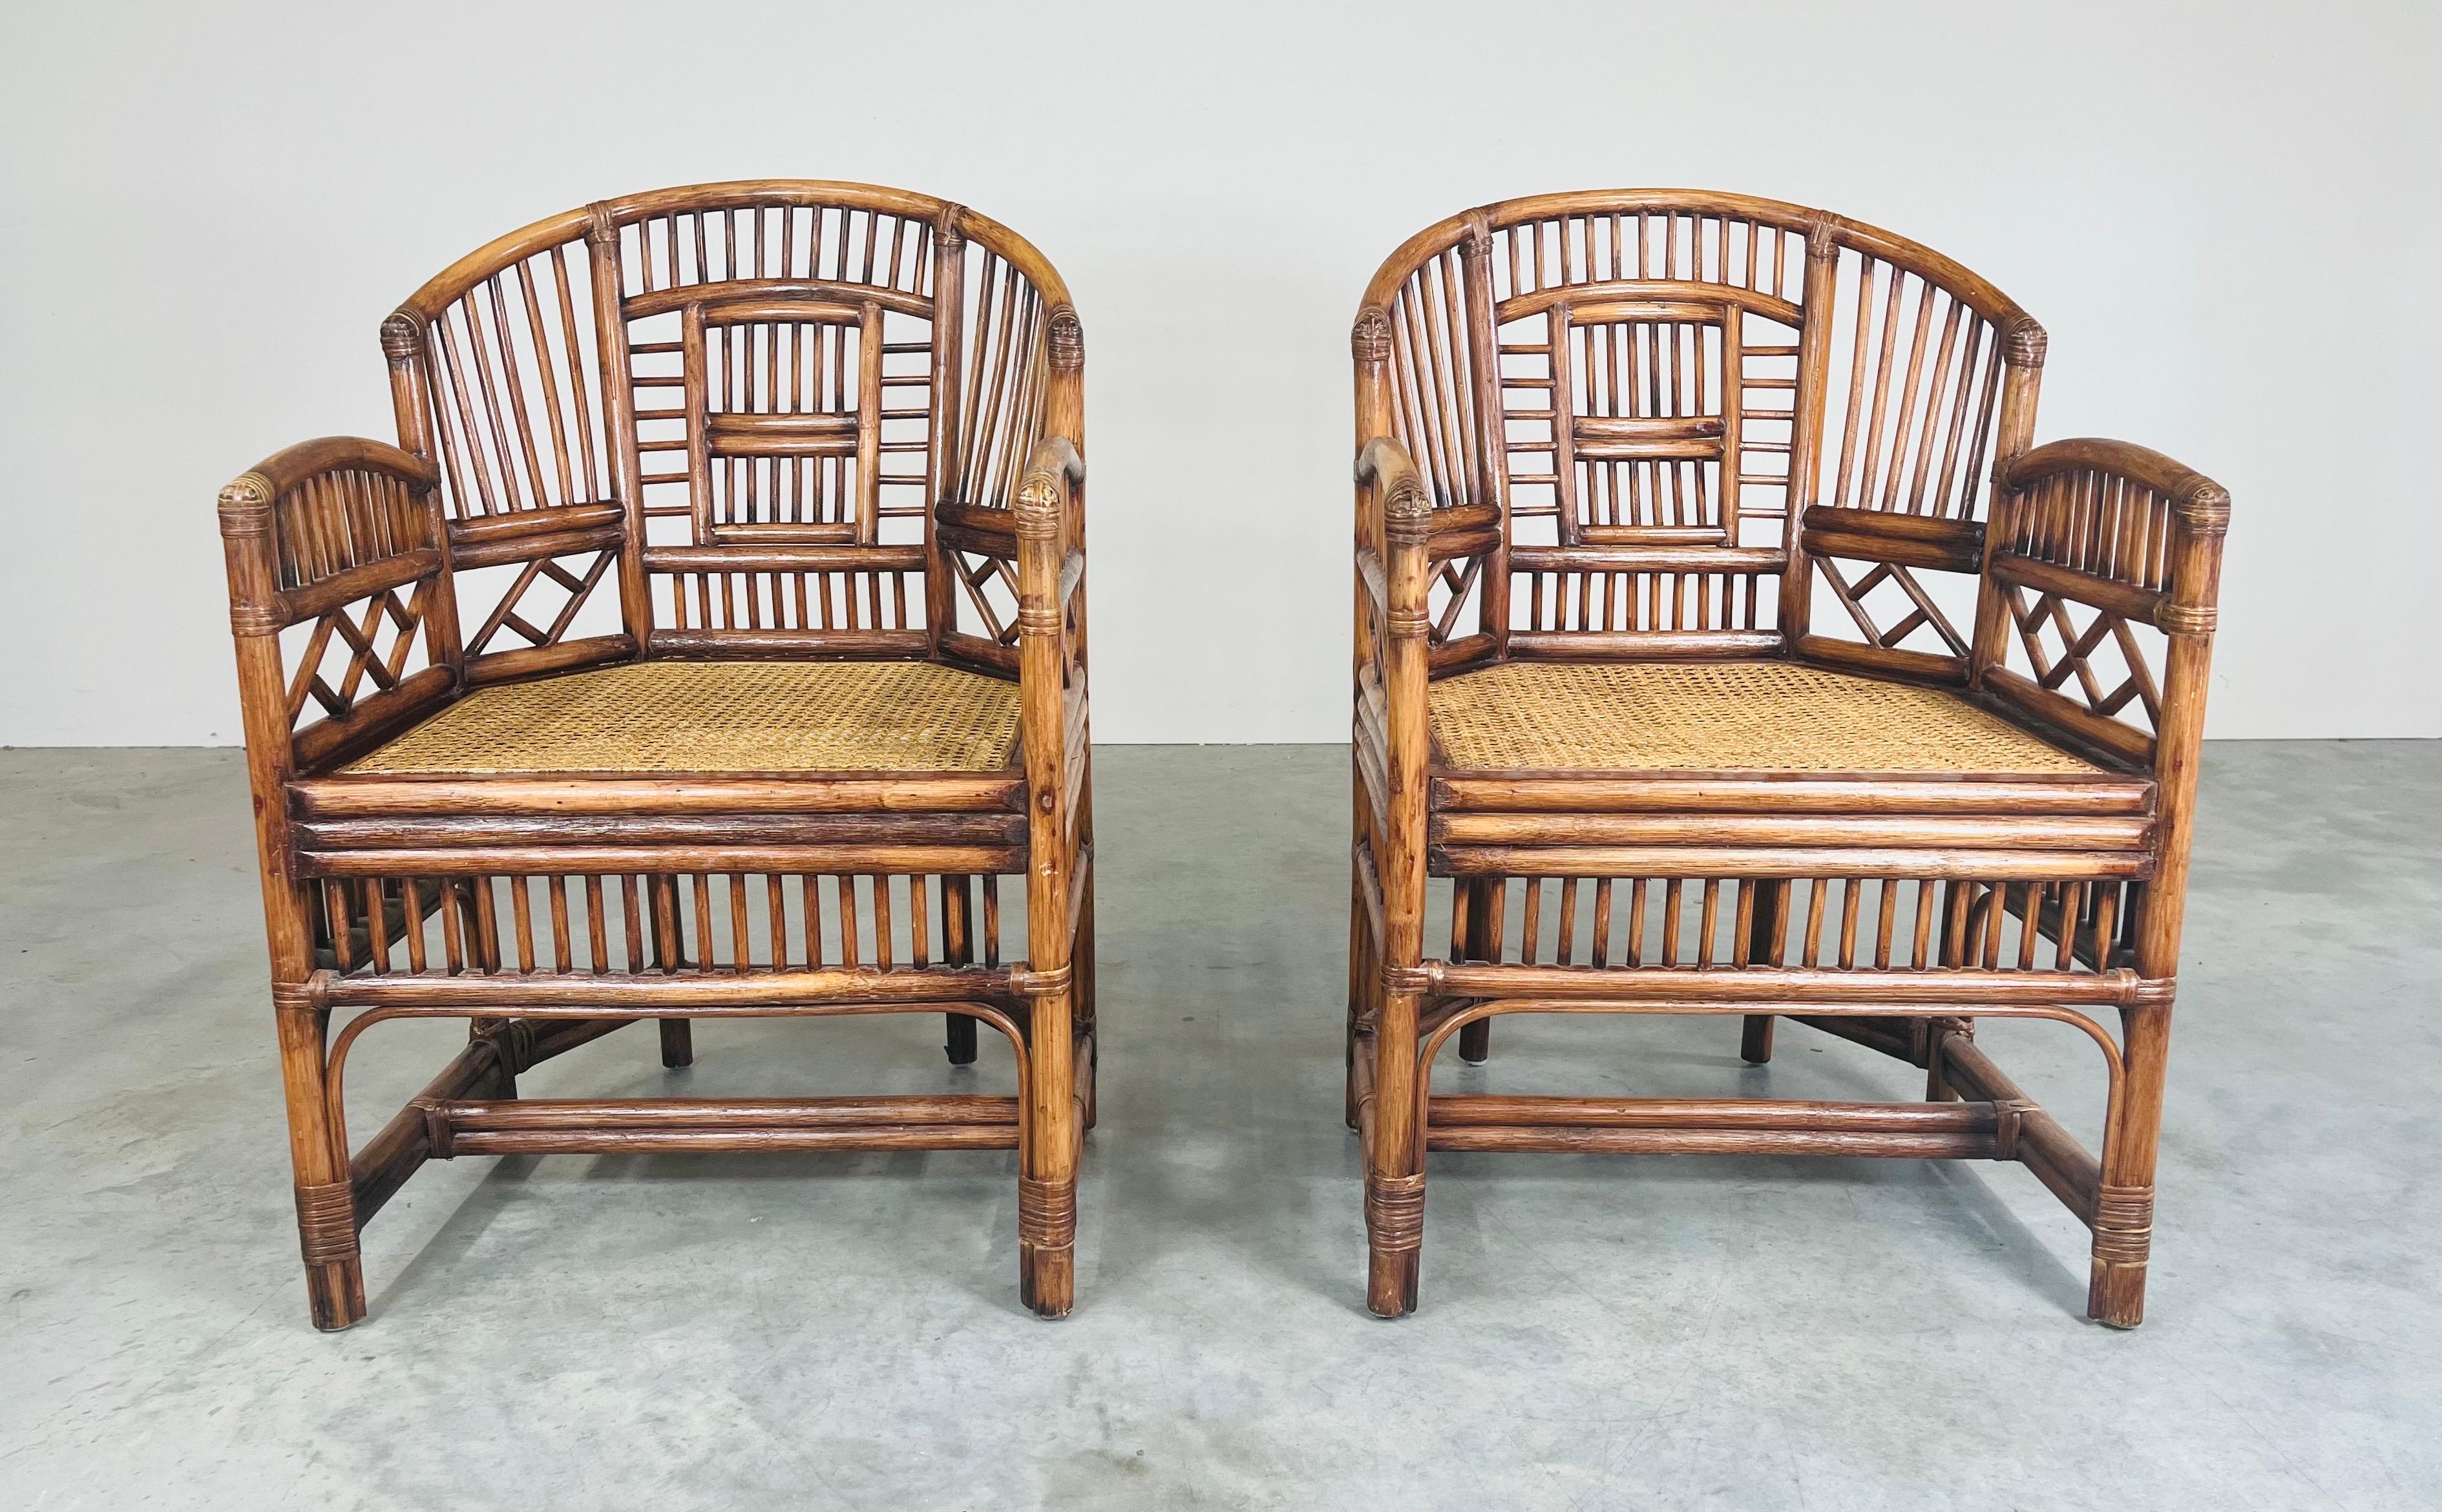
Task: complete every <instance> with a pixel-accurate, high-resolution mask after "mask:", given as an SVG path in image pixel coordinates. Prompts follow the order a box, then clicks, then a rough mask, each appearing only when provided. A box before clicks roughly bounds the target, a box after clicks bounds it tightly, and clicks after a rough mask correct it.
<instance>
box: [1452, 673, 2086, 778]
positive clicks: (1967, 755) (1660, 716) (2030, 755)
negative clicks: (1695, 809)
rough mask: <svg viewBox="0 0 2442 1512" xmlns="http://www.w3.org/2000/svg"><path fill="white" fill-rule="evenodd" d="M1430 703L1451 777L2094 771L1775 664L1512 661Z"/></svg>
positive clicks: (1910, 702)
mask: <svg viewBox="0 0 2442 1512" xmlns="http://www.w3.org/2000/svg"><path fill="white" fill-rule="evenodd" d="M1431 708H1432V729H1433V738H1434V740H1435V742H1436V743H1437V744H1438V745H1439V747H1440V750H1441V756H1442V759H1443V761H1444V762H1445V763H1446V764H1448V765H1449V767H1451V768H1452V769H1454V770H1461V771H1467V770H1473V771H1508V772H1518V771H1525V772H1582V771H1636V772H1894V773H1917V772H1923V773H1930V772H1942V773H1961V774H1989V775H2035V774H2087V775H2095V774H2099V773H2098V769H2096V768H2095V767H2093V766H2091V765H2089V764H2087V762H2085V761H2081V760H2079V759H2078V758H2077V757H2076V756H2070V755H2068V753H2067V752H2064V751H2060V750H2057V749H2055V748H2054V747H2052V746H2050V745H2048V744H2046V743H2045V742H2044V741H2042V740H2040V739H2038V738H2035V737H2034V736H2032V735H2029V734H2028V733H2026V732H2025V731H2023V730H2021V729H2019V728H2018V727H2017V726H2015V725H2014V724H2011V723H2009V722H2008V721H2007V720H2002V719H1999V718H1998V717H1996V716H1995V715H1992V714H1989V713H1987V712H1985V711H1984V710H1983V709H1980V708H1978V707H1977V706H1976V705H1974V704H1972V703H1970V702H1968V701H1966V700H1964V699H1962V698H1960V697H1959V696H1958V695H1956V694H1952V693H1948V692H1944V691H1942V690H1941V689H1939V688H1927V687H1914V686H1910V685H1908V684H1905V683H1878V682H1875V681H1873V680H1871V679H1869V678H1862V677H1849V676H1846V675H1844V674H1841V673H1838V672H1826V671H1822V670H1820V669H1818V668H1815V667H1810V666H1799V665H1794V664H1791V663H1787V662H1712V663H1667V662H1661V663H1657V662H1641V663H1517V662H1511V663H1504V664H1503V665H1497V666H1489V667H1485V668H1484V669H1482V670H1480V671H1474V672H1466V673H1462V674H1460V675H1458V676H1456V677H1451V678H1447V679H1445V680H1444V681H1442V682H1439V683H1434V684H1433V686H1432V698H1431Z"/></svg>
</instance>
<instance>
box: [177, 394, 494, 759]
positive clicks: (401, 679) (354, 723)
mask: <svg viewBox="0 0 2442 1512" xmlns="http://www.w3.org/2000/svg"><path fill="white" fill-rule="evenodd" d="M438 482H439V478H438V473H437V470H436V468H435V467H434V465H432V464H431V463H429V462H428V461H426V460H425V459H423V458H420V457H415V456H412V455H410V454H409V453H407V452H405V451H401V450H400V449H399V448H397V447H396V446H390V445H388V444H386V443H383V442H379V441H371V440H367V439H365V438H363V437H360V436H325V437H322V438H321V439H319V440H315V441H308V442H303V443H301V444H299V445H297V446H290V447H288V448H286V449H285V450H282V451H279V452H275V453H273V454H272V455H271V456H269V457H266V458H264V460H263V462H261V463H260V464H258V465H255V466H254V467H252V468H251V469H249V470H247V471H246V472H245V473H243V474H241V475H239V477H238V478H237V479H236V480H235V481H233V482H231V483H229V484H228V487H226V488H224V489H222V490H221V494H220V527H221V545H222V550H223V553H224V555H225V556H226V557H227V559H228V585H229V628H230V631H231V632H232V634H233V635H234V636H235V637H236V641H237V654H238V674H239V693H240V698H241V701H242V703H243V705H244V710H245V716H246V745H247V749H248V752H249V756H250V759H252V760H254V761H255V762H257V763H258V764H259V770H258V772H257V775H258V777H262V778H265V779H270V778H274V777H278V778H284V776H285V775H286V774H287V773H288V772H290V771H292V770H296V769H299V768H311V767H315V766H317V765H319V764H322V763H325V762H328V761H331V760H335V759H337V758H339V757H341V756H344V755H345V754H346V753H347V752H348V751H349V750H351V749H354V748H356V747H359V746H361V745H363V744H365V743H367V742H369V741H372V740H375V739H378V738H381V736H382V735H383V734H384V733H386V732H388V731H390V730H392V729H395V728H396V727H398V726H399V725H400V724H401V723H403V722H405V721H406V720H410V719H413V718H415V717H417V716H419V715H420V714H422V713H424V712H425V711H427V710H428V709H430V708H431V707H433V706H434V705H436V704H438V703H439V702H441V701H445V700H446V699H447V698H448V697H449V696H450V693H451V690H452V689H453V688H454V687H455V686H456V685H457V683H458V677H459V671H458V663H459V659H460V658H459V649H458V628H457V619H456V615H455V613H454V608H455V606H454V605H453V604H452V602H451V600H450V592H449V587H448V584H447V582H446V576H447V569H446V563H445V559H444V556H443V553H442V549H441V531H442V524H441V512H440V501H439V497H438V494H437V492H436V487H437V484H438ZM403 590H404V591H405V592H402V591H403ZM308 621H311V622H313V623H314V626H315V628H314V632H313V634H312V635H311V636H310V637H308V638H307V639H306V640H305V641H304V643H303V645H302V646H301V647H300V648H299V654H298V665H297V667H296V668H295V669H294V670H293V671H292V670H291V669H289V668H288V667H287V666H285V665H284V660H285V659H284V658H283V656H282V649H281V645H280V632H281V631H282V630H283V629H286V628H288V627H290V626H293V625H300V624H303V623H306V622H308ZM419 641H420V642H421V643H422V657H421V660H422V662H423V665H422V666H421V667H420V668H418V669H415V670H410V669H409V664H410V662H411V661H413V660H415V659H416V652H417V643H418V642H419ZM309 707H319V712H320V713H321V714H322V715H323V716H324V718H322V719H320V720H317V721H316V722H314V723H312V724H308V725H306V726H303V727H301V728H300V727H298V726H297V725H296V722H295V721H296V720H297V717H298V716H299V715H300V714H301V713H304V712H306V711H307V710H308V708H309Z"/></svg>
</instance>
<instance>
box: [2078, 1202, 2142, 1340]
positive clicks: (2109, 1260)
mask: <svg viewBox="0 0 2442 1512" xmlns="http://www.w3.org/2000/svg"><path fill="white" fill-rule="evenodd" d="M2153 1243H2154V1189H2153V1188H2151V1187H2105V1188H2104V1189H2103V1193H2102V1195H2101V1197H2100V1198H2099V1199H2098V1200H2097V1201H2096V1203H2095V1212H2094V1258H2093V1269H2092V1272H2091V1279H2090V1280H2089V1281H2088V1282H2087V1290H2086V1315H2087V1317H2088V1318H2091V1319H2093V1320H2094V1321H2097V1322H2099V1323H2102V1324H2103V1325H2104V1326H2105V1327H2107V1328H2134V1327H2136V1326H2137V1325H2138V1324H2139V1323H2141V1322H2143V1321H2145V1262H2146V1258H2147V1255H2148V1253H2149V1251H2150V1250H2151V1249H2152V1248H2153Z"/></svg>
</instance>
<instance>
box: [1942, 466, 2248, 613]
mask: <svg viewBox="0 0 2442 1512" xmlns="http://www.w3.org/2000/svg"><path fill="white" fill-rule="evenodd" d="M2001 491H2002V497H2001V499H2000V501H1999V508H1998V509H1997V510H1996V519H1995V520H1994V523H1993V528H1992V531H1991V540H1990V543H1989V547H1988V549H1987V551H1986V554H1985V571H1986V573H1987V574H1992V575H1999V576H2003V577H2006V578H2014V579H2016V580H2019V581H2023V582H2025V583H2027V584H2028V586H2030V587H2033V588H2035V589H2036V590H2037V591H2038V592H2058V593H2062V594H2064V595H2065V596H2068V597H2073V598H2077V599H2079V601H2080V602H2083V603H2088V604H2092V605H2093V606H2094V607H2095V608H2098V609H2103V610H2109V611H2110V612H2112V613H2115V614H2119V615H2122V616H2123V617H2124V618H2130V619H2141V620H2143V621H2145V622H2146V623H2149V624H2152V625H2153V626H2155V627H2156V628H2159V629H2160V630H2162V631H2164V632H2165V633H2171V634H2179V633H2195V634H2208V635H2209V634H2211V633H2212V631H2213V628H2214V610H2215V608H2216V606H2217V602H2218V600H2219V598H2220V593H2221V542H2222V537H2224V536H2225V535H2226V534H2227V533H2228V532H2229V529H2230V494H2229V492H2228V490H2226V489H2224V488H2223V487H2222V486H2221V485H2220V484H2219V483H2214V481H2213V480H2212V479H2210V478H2208V477H2206V476H2205V475H2204V474H2202V473H2200V472H2197V471H2196V470H2195V469H2194V468H2192V467H2188V466H2184V465H2181V464H2179V463H2178V462H2174V461H2173V460H2172V459H2170V458H2169V457H2166V456H2164V455H2162V454H2161V453H2160V452H2159V451H2156V450H2154V449H2152V448H2151V447H2148V446H2138V445H2136V444H2135V443H2133V442H2126V441H2108V440H2104V439H2101V438H2098V437H2090V436H2089V437H2080V438H2078V439H2076V440H2071V441H2054V442H2050V443H2049V444H2047V445H2045V446H2037V447H2035V448H2034V449H2033V450H2032V451H2030V452H2028V453H2026V454H2025V455H2024V456H2021V457H2019V458H2017V459H2016V460H2015V461H2014V462H2012V463H2011V464H2010V465H2008V466H2007V467H2006V468H2005V469H2004V470H2003V474H2002V479H2001Z"/></svg>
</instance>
